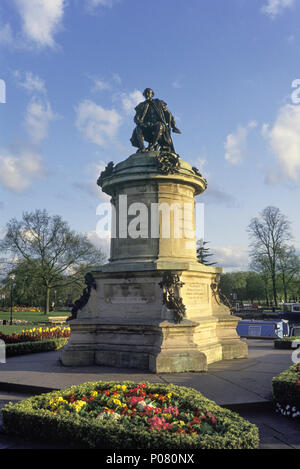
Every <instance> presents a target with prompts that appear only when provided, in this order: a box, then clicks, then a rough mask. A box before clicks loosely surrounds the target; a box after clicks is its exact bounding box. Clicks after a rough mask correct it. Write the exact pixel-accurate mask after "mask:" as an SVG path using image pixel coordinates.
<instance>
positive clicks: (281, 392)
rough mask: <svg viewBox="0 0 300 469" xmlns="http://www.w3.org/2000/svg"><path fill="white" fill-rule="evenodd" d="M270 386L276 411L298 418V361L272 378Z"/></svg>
mask: <svg viewBox="0 0 300 469" xmlns="http://www.w3.org/2000/svg"><path fill="white" fill-rule="evenodd" d="M272 387H273V398H274V401H275V404H276V411H277V412H279V413H281V414H282V415H285V416H288V417H292V418H294V419H297V420H300V363H298V364H295V365H292V366H291V367H290V368H288V369H287V370H285V371H283V372H282V373H280V374H279V375H278V376H276V377H275V378H273V380H272Z"/></svg>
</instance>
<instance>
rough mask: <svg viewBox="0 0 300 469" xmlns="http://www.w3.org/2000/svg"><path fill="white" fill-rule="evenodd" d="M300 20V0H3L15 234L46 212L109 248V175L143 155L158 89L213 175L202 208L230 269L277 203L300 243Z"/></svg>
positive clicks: (3, 206)
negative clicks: (103, 236) (101, 218)
mask: <svg viewBox="0 0 300 469" xmlns="http://www.w3.org/2000/svg"><path fill="white" fill-rule="evenodd" d="M299 18H300V1H299V0H226V2H225V1H224V0H188V1H186V0H164V1H158V0H156V1H155V0H153V1H151V2H149V1H146V0H65V1H64V0H1V3H0V79H1V80H4V81H5V83H6V103H5V104H4V103H0V119H1V125H0V231H1V232H2V234H3V233H4V232H5V225H6V223H7V221H8V220H9V219H10V218H11V217H13V216H14V217H17V218H20V217H21V215H22V212H23V211H31V210H34V209H36V208H41V209H42V208H47V210H48V211H49V212H50V213H51V214H59V215H61V216H62V217H63V218H64V219H66V220H67V221H68V222H69V223H70V225H71V227H72V228H74V229H75V230H77V231H81V232H84V233H87V234H88V235H89V237H90V239H91V240H93V241H94V242H98V243H99V242H100V245H101V243H102V242H101V241H99V240H97V239H96V236H95V229H96V224H97V221H98V217H97V215H96V208H97V205H98V204H99V203H100V202H101V201H103V196H102V195H101V193H100V191H99V189H98V188H97V186H96V180H97V177H98V175H99V172H100V170H101V169H103V168H104V166H105V164H107V163H108V162H109V161H111V160H113V161H114V162H115V163H117V162H119V161H121V160H123V159H125V158H127V157H128V156H129V155H130V154H132V153H134V151H135V149H133V148H132V147H131V145H130V142H129V138H130V136H131V133H132V129H133V127H134V124H133V114H134V111H133V109H134V107H135V106H136V104H137V103H138V102H139V101H140V100H141V99H142V96H141V92H142V91H143V90H144V88H146V87H151V88H153V89H154V91H155V94H156V97H159V98H162V99H164V100H165V101H166V102H167V103H168V106H169V108H170V109H171V111H172V112H173V114H174V115H175V117H176V121H177V125H178V127H179V128H180V129H181V131H182V135H174V144H175V148H176V151H177V152H178V153H179V154H180V156H181V157H182V158H183V159H185V160H187V161H189V162H190V163H191V164H193V165H195V166H197V167H199V168H200V169H201V171H202V172H203V174H204V175H205V176H206V177H207V179H208V189H207V191H206V193H205V194H204V195H202V196H201V197H199V198H198V202H204V203H205V237H206V239H207V240H209V241H210V246H211V249H212V250H213V251H215V253H216V256H217V259H218V261H219V262H220V264H222V265H224V267H225V268H226V269H227V270H231V269H234V270H236V269H243V268H245V267H246V266H247V249H248V236H247V232H246V228H247V225H248V224H249V222H250V219H251V218H252V217H254V216H257V214H258V213H259V212H260V211H261V210H262V209H264V208H265V207H266V206H268V205H274V206H276V207H279V208H280V210H281V211H282V212H283V213H284V214H285V215H287V217H288V218H289V219H290V221H291V223H292V231H293V234H294V244H295V245H296V247H297V249H300V239H299V232H300V219H299V209H298V205H299V179H300V103H299V102H300V99H299V97H300V92H299V93H298V88H299V89H300V80H299V83H298V82H297V79H300V68H299V63H300V60H299V59H300V57H299V56H300V33H299V26H298V25H299ZM292 85H294V87H292ZM293 92H294V94H293V95H292V93H293ZM0 98H1V96H0ZM0 100H1V99H0ZM2 101H3V99H2ZM298 101H299V102H298Z"/></svg>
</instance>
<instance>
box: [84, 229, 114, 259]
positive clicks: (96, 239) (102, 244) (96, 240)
mask: <svg viewBox="0 0 300 469" xmlns="http://www.w3.org/2000/svg"><path fill="white" fill-rule="evenodd" d="M86 235H87V238H88V240H89V241H90V242H91V243H92V244H93V245H94V246H95V247H96V248H99V249H101V250H102V252H103V254H104V255H105V256H106V257H109V254H110V233H109V232H106V233H103V235H100V236H99V235H98V234H97V232H96V230H95V231H89V232H88V233H86Z"/></svg>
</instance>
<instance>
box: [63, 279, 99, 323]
mask: <svg viewBox="0 0 300 469" xmlns="http://www.w3.org/2000/svg"><path fill="white" fill-rule="evenodd" d="M85 284H86V288H85V289H84V290H83V293H82V295H81V297H80V298H79V300H76V301H75V303H74V304H73V307H72V310H71V313H72V316H71V317H70V320H71V319H76V318H77V312H78V311H80V310H81V309H82V308H83V307H84V306H85V305H86V304H87V302H88V301H89V299H90V295H91V291H92V288H93V289H94V290H96V288H97V285H96V282H95V279H94V277H93V276H92V274H91V273H89V272H88V273H87V274H86V275H85Z"/></svg>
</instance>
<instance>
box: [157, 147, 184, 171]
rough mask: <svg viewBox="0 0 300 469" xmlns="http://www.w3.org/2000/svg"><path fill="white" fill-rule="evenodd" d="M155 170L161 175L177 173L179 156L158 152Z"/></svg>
mask: <svg viewBox="0 0 300 469" xmlns="http://www.w3.org/2000/svg"><path fill="white" fill-rule="evenodd" d="M156 160H157V169H158V171H159V172H160V173H162V174H174V173H178V171H179V169H180V160H179V156H178V155H176V154H175V153H169V152H164V151H162V152H160V153H159V155H157V157H156Z"/></svg>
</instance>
